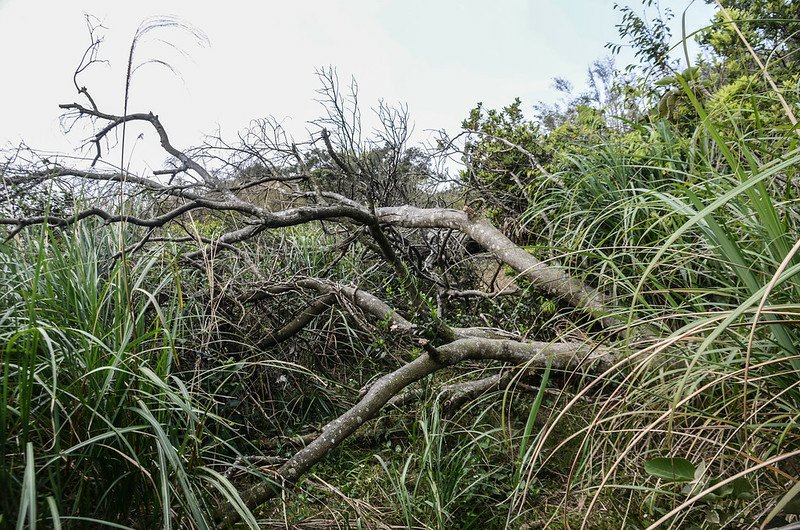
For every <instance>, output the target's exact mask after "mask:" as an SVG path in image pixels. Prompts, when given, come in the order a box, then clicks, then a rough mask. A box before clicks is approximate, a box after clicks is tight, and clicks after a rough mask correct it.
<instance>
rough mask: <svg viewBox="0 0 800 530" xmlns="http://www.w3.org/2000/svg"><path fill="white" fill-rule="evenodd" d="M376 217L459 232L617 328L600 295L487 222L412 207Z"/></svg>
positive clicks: (459, 213)
mask: <svg viewBox="0 0 800 530" xmlns="http://www.w3.org/2000/svg"><path fill="white" fill-rule="evenodd" d="M376 213H377V216H378V219H379V220H380V221H381V222H384V223H388V224H392V225H395V226H403V227H406V228H450V229H454V230H458V231H460V232H462V233H464V234H466V235H468V236H469V237H471V238H472V239H474V240H475V241H476V242H478V244H480V245H481V246H482V247H483V248H485V249H486V250H488V251H489V252H491V253H492V254H494V255H495V257H497V258H498V259H499V260H501V261H502V262H503V263H505V264H507V265H509V266H510V267H511V268H513V269H514V270H515V271H517V272H518V273H519V274H521V275H522V276H524V277H525V278H526V279H528V280H529V281H530V282H531V283H532V284H533V286H534V287H535V288H537V289H539V290H542V291H544V292H546V293H548V294H551V295H553V296H555V297H557V298H559V299H562V300H564V301H566V302H567V303H569V304H570V305H572V306H574V307H580V308H583V309H587V310H589V311H591V312H593V313H596V314H597V315H598V316H601V317H602V323H603V325H604V327H607V328H608V327H612V326H614V325H616V324H617V322H616V321H615V320H614V319H612V318H610V317H609V316H608V313H609V309H608V307H607V306H606V302H605V299H604V297H603V295H602V294H601V293H600V292H598V291H596V290H595V289H592V288H591V287H589V286H588V285H585V284H584V283H582V282H580V281H578V280H577V279H575V278H573V277H571V276H570V275H569V274H567V273H566V272H565V271H564V270H563V269H561V268H559V267H554V266H552V265H547V264H545V263H543V262H541V261H539V260H538V259H536V258H535V257H533V256H532V255H531V254H530V253H529V252H527V251H526V250H525V249H523V248H520V247H519V246H518V245H515V244H514V243H513V242H512V241H511V240H510V239H508V238H507V237H506V236H505V235H504V234H503V233H502V232H501V231H500V230H498V229H497V228H495V227H494V226H492V224H491V223H489V222H488V221H486V220H484V219H470V217H469V216H468V215H467V214H466V213H465V212H463V211H461V210H452V209H445V208H430V209H423V208H415V207H413V206H400V207H390V208H379V209H378V210H377V212H376Z"/></svg>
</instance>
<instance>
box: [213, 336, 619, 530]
mask: <svg viewBox="0 0 800 530" xmlns="http://www.w3.org/2000/svg"><path fill="white" fill-rule="evenodd" d="M468 359H472V360H495V361H503V362H510V363H514V364H525V365H526V366H527V367H539V368H541V367H544V366H545V365H547V364H548V362H549V363H550V364H551V366H552V367H553V368H555V369H561V370H568V369H572V370H574V369H579V368H581V367H584V368H589V367H590V366H592V365H597V366H598V367H599V368H601V369H603V368H608V367H609V366H611V365H612V363H613V360H614V356H613V355H612V354H611V353H610V352H609V351H608V350H605V349H593V348H591V347H590V346H588V345H585V344H577V343H556V344H553V343H541V342H532V343H523V342H516V341H508V340H492V339H480V338H468V339H460V340H456V341H454V342H451V343H449V344H445V345H444V346H440V347H439V348H438V359H436V360H434V359H433V358H432V357H431V356H430V355H428V354H422V355H420V356H419V357H418V358H417V359H415V360H414V361H412V362H410V363H408V364H406V365H404V366H402V367H400V368H398V369H397V370H395V371H394V372H391V373H389V374H387V375H385V376H383V377H381V378H380V379H378V380H377V381H376V382H375V383H374V384H373V385H372V386H371V387H370V388H369V390H368V391H367V393H366V394H365V395H364V397H363V398H362V399H361V400H360V401H359V402H358V403H356V404H355V405H354V406H353V407H351V408H350V409H349V410H348V411H347V412H345V413H344V414H342V415H341V416H339V417H338V418H336V419H335V420H333V421H332V422H330V423H329V424H328V425H326V426H325V428H324V429H323V430H322V433H321V434H320V436H319V437H317V438H316V439H315V440H314V441H313V442H311V443H310V444H309V445H307V446H306V447H304V448H303V449H301V450H300V451H298V452H297V453H295V455H294V456H292V458H291V459H289V461H288V462H286V464H284V465H283V466H281V467H280V469H278V471H277V477H278V478H279V480H280V481H281V482H282V484H280V485H278V484H276V483H273V482H262V483H260V484H257V485H255V486H253V487H251V488H250V489H249V490H247V491H245V492H244V493H243V494H242V500H243V501H244V503H245V505H246V506H248V507H249V508H250V509H255V508H256V507H257V506H259V505H261V504H263V503H264V502H266V501H267V500H269V499H271V498H272V497H274V496H275V495H277V494H278V493H279V492H280V489H281V487H287V486H291V485H293V484H294V483H295V482H296V481H297V480H298V479H299V478H300V477H301V476H302V475H303V474H305V473H306V472H307V471H308V470H309V469H311V467H312V466H314V465H315V464H316V463H318V462H319V461H321V460H322V459H323V458H325V456H327V455H328V453H330V452H331V451H332V450H334V449H336V448H337V447H338V446H339V445H340V444H341V443H342V442H343V441H344V440H346V439H347V438H348V437H349V436H350V435H351V434H353V433H354V432H355V431H356V430H357V429H358V428H359V427H360V426H361V425H363V424H364V423H366V422H367V421H369V420H370V419H372V418H374V417H375V416H376V415H377V414H378V413H379V412H380V410H381V408H382V407H383V406H384V405H385V404H386V403H387V402H388V401H389V400H390V399H391V398H392V397H394V396H396V395H397V394H398V393H400V392H401V391H402V390H403V389H404V388H406V387H407V386H408V385H410V384H412V383H414V382H416V381H419V380H420V379H422V378H423V377H425V376H427V375H430V374H432V373H434V372H436V371H437V370H440V369H442V368H445V367H447V366H452V365H455V364H458V363H460V362H462V361H465V360H468ZM592 367H593V366H592ZM238 518H239V514H238V512H236V510H235V509H233V507H231V506H223V507H221V508H220V520H219V528H227V527H229V526H231V525H232V524H234V523H235V522H237V521H238Z"/></svg>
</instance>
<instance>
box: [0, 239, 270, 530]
mask: <svg viewBox="0 0 800 530" xmlns="http://www.w3.org/2000/svg"><path fill="white" fill-rule="evenodd" d="M123 233H124V232H123ZM119 234H120V232H119V231H116V230H112V229H110V228H107V227H102V226H93V225H91V224H89V223H81V224H78V225H76V226H75V227H73V228H70V229H69V230H63V231H54V230H50V229H48V228H46V227H42V228H40V229H38V231H32V232H29V233H28V235H21V236H18V238H17V239H16V240H14V241H11V242H8V243H6V244H4V245H2V246H0V283H2V286H0V356H1V358H0V362H1V363H2V370H3V371H2V382H1V383H0V488H2V491H0V507H1V508H2V510H1V511H2V523H0V526H3V527H9V528H13V527H16V528H35V527H36V526H41V527H46V528H51V527H56V528H58V527H62V528H70V527H102V526H108V527H116V528H121V527H139V528H145V527H148V528H155V527H164V528H172V527H176V528H177V527H189V528H208V527H211V526H213V524H212V518H213V513H214V506H213V504H212V501H211V499H212V494H213V496H214V497H215V498H217V499H223V501H224V502H232V503H234V504H235V505H236V506H237V507H238V509H240V510H241V511H242V512H243V513H244V514H245V517H244V519H245V520H246V521H247V522H248V523H249V524H250V526H251V527H255V526H256V523H255V520H254V518H253V516H252V515H251V514H250V513H249V512H248V511H247V509H246V508H244V507H243V506H241V502H240V501H239V499H238V496H237V494H236V493H235V489H234V488H233V486H232V485H231V483H230V482H229V481H228V480H227V479H226V478H225V476H224V475H223V472H224V471H225V470H226V469H227V468H226V467H225V466H226V463H228V462H233V461H234V459H235V457H236V454H237V453H236V446H235V444H239V443H240V442H239V441H236V440H234V436H233V433H232V432H231V431H230V430H229V425H228V424H227V423H226V421H225V420H224V419H222V418H220V417H219V416H217V415H216V414H215V411H216V407H217V403H216V401H215V397H216V396H215V395H214V391H215V390H216V391H219V389H221V388H223V385H224V382H225V380H226V378H228V377H229V376H230V373H229V372H226V370H228V371H234V370H236V368H237V367H236V366H230V367H228V369H226V368H219V369H215V370H211V371H209V372H208V373H205V374H199V373H196V372H193V366H194V362H195V359H197V353H198V352H197V351H196V349H197V346H199V345H198V344H193V337H194V335H193V333H192V331H191V329H192V327H193V326H194V325H195V324H196V323H197V315H196V314H194V315H193V314H192V309H191V304H189V303H188V302H187V300H186V299H185V296H184V294H183V291H182V284H183V282H184V281H185V280H184V278H182V277H181V273H180V272H179V270H180V269H179V267H177V266H175V262H174V260H175V259H176V258H174V257H173V256H174V255H173V254H171V253H167V252H164V251H163V250H164V249H161V250H158V249H156V250H153V251H142V252H141V253H139V254H137V255H134V256H128V258H127V259H126V260H124V261H123V260H119V259H116V257H115V256H116V253H117V249H118V248H120V246H121V244H124V243H125V242H120V241H118V239H117V238H118V237H119ZM184 288H185V286H184Z"/></svg>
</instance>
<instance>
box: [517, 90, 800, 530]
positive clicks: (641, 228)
mask: <svg viewBox="0 0 800 530" xmlns="http://www.w3.org/2000/svg"><path fill="white" fill-rule="evenodd" d="M683 88H684V90H685V93H686V95H687V97H688V99H689V101H690V102H691V105H692V107H693V108H694V110H695V111H696V113H697V117H698V123H699V125H698V126H697V129H696V130H695V131H694V133H693V134H690V135H688V136H683V137H682V138H683V139H680V138H676V135H675V134H674V133H673V132H672V131H671V127H670V126H669V124H666V122H658V123H655V124H654V125H652V126H649V127H644V128H641V129H640V130H639V134H641V135H643V136H644V135H646V136H647V138H648V144H647V147H646V148H644V149H642V148H640V149H638V150H637V151H635V152H631V150H629V149H625V148H622V146H621V145H619V144H613V143H608V144H606V145H601V146H597V149H596V150H595V152H593V153H584V154H582V155H579V156H577V155H576V156H573V157H572V159H571V160H570V162H571V164H572V169H571V170H569V169H568V170H566V171H567V173H568V174H569V175H568V176H570V175H574V177H573V178H574V182H575V183H576V185H575V186H572V187H570V188H569V189H561V190H556V191H555V192H553V190H550V195H549V196H548V197H547V200H546V201H545V202H544V203H543V204H542V205H536V206H535V207H533V208H532V210H531V211H530V212H529V213H528V218H530V219H534V218H536V216H537V215H538V214H537V211H536V210H537V209H538V208H551V209H552V210H555V209H556V208H559V206H557V205H567V209H568V211H567V212H564V213H563V215H558V214H557V215H553V214H552V213H551V218H553V219H556V226H555V227H553V228H552V229H551V232H552V233H554V234H560V240H559V242H558V243H557V244H556V245H555V248H556V249H560V257H561V258H562V260H563V261H564V262H566V263H568V264H569V265H570V266H572V267H574V270H575V271H576V273H577V272H580V273H582V274H583V275H584V276H585V277H586V278H588V279H589V281H593V282H596V283H598V284H600V285H601V287H602V288H603V289H605V290H607V291H609V292H612V293H614V294H615V295H616V300H617V304H618V306H622V307H624V308H627V309H625V310H624V311H622V312H621V313H620V318H622V319H624V320H625V321H627V322H628V323H629V324H630V325H631V326H633V327H637V328H641V329H642V330H644V331H645V333H644V335H646V336H648V337H650V338H649V341H648V342H644V343H639V344H631V345H630V349H629V350H628V351H624V352H623V353H625V354H627V357H626V358H624V360H623V361H622V362H621V363H620V365H619V367H618V368H619V371H618V372H617V373H616V374H614V373H609V374H607V376H606V378H605V379H604V380H603V381H600V380H598V381H597V382H595V383H594V384H592V385H591V387H592V388H590V389H588V390H586V391H583V392H581V393H580V394H579V395H578V396H577V397H576V398H575V399H573V400H572V401H571V402H570V403H569V404H568V406H567V408H566V410H565V411H563V412H562V413H561V414H559V415H556V416H555V417H554V418H553V420H552V421H551V422H550V423H549V425H548V426H547V427H546V428H545V430H544V431H543V434H542V436H541V437H540V438H539V440H538V443H537V445H535V446H534V450H533V451H531V452H529V453H528V454H527V455H526V457H525V459H524V462H523V463H524V465H525V467H526V472H525V474H526V475H527V477H528V481H532V480H534V478H535V477H536V476H537V473H539V470H541V469H543V468H547V466H548V465H552V463H553V461H554V460H553V457H554V455H555V454H557V453H558V452H559V450H563V449H565V448H566V447H570V448H572V447H573V445H574V444H575V443H577V444H578V446H579V449H578V451H577V452H575V453H574V457H573V459H572V464H571V469H570V470H569V471H568V473H569V482H568V484H567V487H566V489H565V495H564V498H563V500H562V504H561V510H560V512H559V514H557V515H554V519H553V524H555V521H557V520H562V521H563V522H564V523H567V522H569V523H570V524H573V525H574V524H577V525H578V526H580V527H581V528H589V527H592V524H593V523H592V521H593V517H595V516H596V515H597V514H598V513H599V512H607V511H608V510H609V509H610V510H612V511H615V512H616V513H617V515H618V517H619V518H620V519H621V520H623V521H625V524H628V525H629V527H631V528H728V527H733V528H738V527H743V528H744V527H750V526H751V525H755V526H760V525H765V524H767V522H768V520H769V519H771V518H773V517H775V516H777V515H778V512H779V511H780V507H781V506H783V505H786V504H788V503H789V501H790V500H791V499H792V498H793V497H794V496H796V495H797V493H798V488H797V487H796V484H797V483H798V479H797V465H796V462H797V458H798V454H800V453H798V452H799V451H800V428H799V427H798V419H800V418H798V416H799V415H798V412H797V411H798V410H800V383H798V381H800V357H799V356H798V351H797V346H796V345H797V344H798V340H800V336H799V335H800V333H799V332H798V330H799V329H800V328H798V326H797V323H798V315H800V303H799V302H798V300H800V279H798V277H797V273H798V272H800V264H799V263H800V262H798V257H797V251H798V248H800V246H799V245H798V244H796V242H798V241H800V232H799V231H798V227H797V220H798V219H797V214H796V212H797V210H796V208H797V200H798V194H799V193H800V189H798V187H797V185H796V184H795V182H794V181H793V175H794V173H795V172H796V170H795V169H794V168H796V167H797V165H798V164H800V152H798V150H796V149H793V148H792V146H793V145H794V142H792V141H788V140H786V139H785V138H784V136H783V135H786V134H789V135H791V134H792V133H791V132H789V133H786V132H785V131H783V132H782V131H781V128H780V127H774V128H767V126H766V125H763V124H762V126H761V127H760V128H759V127H755V128H754V127H752V126H751V125H749V124H748V125H747V126H745V125H743V124H740V123H738V122H737V120H741V119H743V118H742V116H747V115H750V114H751V113H748V112H726V113H724V114H716V115H714V114H712V115H710V114H709V113H708V112H706V109H705V108H704V106H703V103H702V102H701V101H699V100H698V99H697V98H696V97H695V95H694V93H693V91H692V87H691V86H690V85H688V84H686V83H684V84H683ZM746 104H747V102H746V101H743V102H742V105H746ZM745 130H746V131H747V133H744V132H743V131H745ZM765 144H769V145H770V146H773V147H776V149H770V150H766V149H758V150H755V149H754V147H753V146H759V145H762V146H763V145H765ZM786 146H789V147H788V148H787V147H786ZM543 195H544V194H543ZM565 249H569V251H568V252H567V250H565ZM555 254H559V253H558V252H555ZM601 385H603V387H604V389H605V391H606V396H605V397H604V399H603V400H602V401H601V402H599V403H597V402H595V403H596V405H595V406H594V408H595V411H594V420H593V421H592V422H591V423H590V424H589V425H588V426H587V427H585V428H583V429H581V430H579V431H578V432H576V433H573V434H572V436H570V437H569V438H568V439H566V440H562V441H560V442H558V444H557V449H556V450H555V451H550V450H549V448H548V450H545V448H546V447H548V446H547V440H548V439H551V438H552V437H554V434H555V433H556V432H557V431H558V428H557V425H558V423H559V422H561V421H563V419H564V418H565V417H566V416H567V415H568V414H569V411H570V410H571V409H574V408H576V407H579V406H582V405H579V404H580V403H582V400H584V399H585V398H586V397H588V396H591V395H592V394H591V393H592V392H593V391H594V389H595V388H597V387H600V386H601ZM571 450H572V449H571ZM654 457H670V458H680V459H686V460H688V461H689V462H691V464H692V466H693V469H694V470H695V476H694V478H693V479H692V480H690V481H689V482H688V484H676V483H674V482H673V481H671V480H668V479H665V478H664V477H661V478H659V477H657V476H654V475H652V474H651V473H648V472H647V470H646V469H645V466H644V464H645V463H646V462H647V461H649V460H651V459H652V458H654ZM734 484H735V485H736V488H734V487H733V485H734ZM737 488H738V489H737ZM612 498H613V499H617V500H619V499H620V498H624V499H626V502H608V501H609V499H612ZM515 505H516V506H517V512H516V513H517V514H519V513H521V512H520V511H519V510H521V509H522V507H523V506H524V503H522V498H521V497H520V498H518V499H517V500H516V502H515ZM576 505H579V506H581V507H582V509H581V513H580V514H578V513H576V512H575V510H573V509H572V508H573V507H574V506H576ZM770 512H771V513H770ZM767 514H770V515H769V517H765V516H766V515H767Z"/></svg>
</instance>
